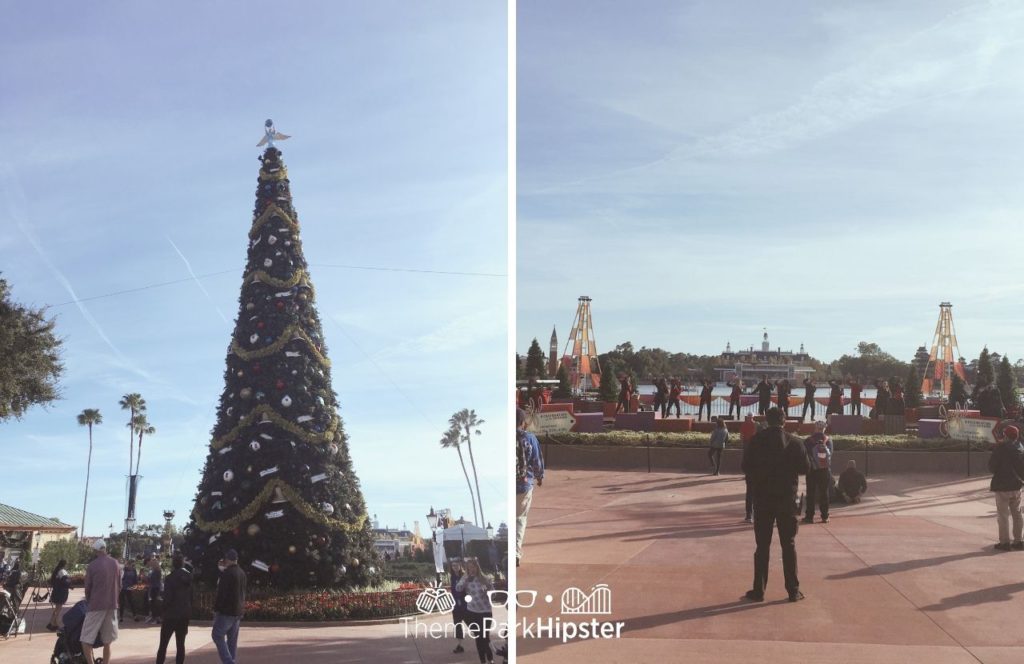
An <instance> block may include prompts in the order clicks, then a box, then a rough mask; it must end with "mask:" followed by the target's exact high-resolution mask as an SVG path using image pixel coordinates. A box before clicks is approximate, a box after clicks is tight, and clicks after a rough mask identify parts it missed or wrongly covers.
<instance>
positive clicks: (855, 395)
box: [848, 378, 864, 415]
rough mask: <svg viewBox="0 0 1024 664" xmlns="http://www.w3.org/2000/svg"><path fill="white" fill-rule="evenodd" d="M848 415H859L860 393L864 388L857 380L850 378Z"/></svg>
mask: <svg viewBox="0 0 1024 664" xmlns="http://www.w3.org/2000/svg"><path fill="white" fill-rule="evenodd" d="M848 382H849V383H850V414H851V415H860V393H861V392H863V391H864V386H863V385H861V384H860V381H859V380H853V378H850V379H849V381H848Z"/></svg>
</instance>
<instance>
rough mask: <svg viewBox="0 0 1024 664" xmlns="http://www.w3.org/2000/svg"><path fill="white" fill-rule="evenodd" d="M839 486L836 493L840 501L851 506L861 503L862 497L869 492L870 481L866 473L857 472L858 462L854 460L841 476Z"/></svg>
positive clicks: (850, 461)
mask: <svg viewBox="0 0 1024 664" xmlns="http://www.w3.org/2000/svg"><path fill="white" fill-rule="evenodd" d="M838 484H839V486H838V487H837V492H836V493H837V495H838V497H839V500H841V501H843V502H844V503H847V504H849V505H856V504H857V503H859V502H860V497H861V496H863V495H864V494H865V493H867V490H868V481H867V479H865V478H864V473H862V472H860V471H859V470H857V462H856V461H854V460H853V459H850V460H849V461H848V462H847V463H846V470H844V471H843V472H842V473H840V474H839V483H838Z"/></svg>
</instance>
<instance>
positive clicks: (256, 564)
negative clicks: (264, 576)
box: [252, 560, 270, 572]
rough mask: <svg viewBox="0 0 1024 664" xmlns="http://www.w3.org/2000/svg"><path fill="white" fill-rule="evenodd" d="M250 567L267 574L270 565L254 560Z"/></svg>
mask: <svg viewBox="0 0 1024 664" xmlns="http://www.w3.org/2000/svg"><path fill="white" fill-rule="evenodd" d="M252 566H253V567H255V568H256V569H258V570H261V571H264V572H269V571H270V565H268V564H266V563H265V562H263V561H262V560H254V561H252Z"/></svg>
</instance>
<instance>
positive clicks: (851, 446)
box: [540, 431, 988, 451]
mask: <svg viewBox="0 0 1024 664" xmlns="http://www.w3.org/2000/svg"><path fill="white" fill-rule="evenodd" d="M709 439H710V434H706V433H700V432H696V431H688V432H685V433H663V432H656V431H652V432H649V433H648V432H642V431H606V432H604V433H566V434H557V435H552V436H540V442H541V444H550V445H607V446H618V447H645V446H647V445H650V446H651V447H707V446H708V441H709ZM832 445H833V447H834V449H837V450H863V449H865V448H867V449H872V450H930V451H958V450H959V451H963V450H966V449H967V445H968V444H967V443H966V442H965V441H962V440H952V439H948V438H929V439H925V438H917V437H916V436H906V435H870V436H853V435H834V436H832ZM739 446H740V438H739V436H738V435H736V434H732V435H731V436H730V437H729V443H728V445H727V447H739ZM971 449H974V450H979V449H988V446H987V445H985V444H983V443H972V444H971Z"/></svg>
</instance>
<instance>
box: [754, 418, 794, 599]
mask: <svg viewBox="0 0 1024 664" xmlns="http://www.w3.org/2000/svg"><path fill="white" fill-rule="evenodd" d="M765 419H766V420H767V423H768V428H766V429H764V430H762V431H760V432H758V433H757V434H756V435H755V436H754V438H753V439H752V440H751V441H750V444H749V445H748V446H747V448H746V450H745V451H744V454H743V472H744V473H745V474H746V475H747V476H748V477H749V478H750V482H751V489H752V491H753V501H754V539H755V541H756V543H757V547H756V549H755V551H754V587H753V588H751V589H750V590H749V591H748V592H747V594H746V598H747V599H748V600H751V601H754V602H763V601H764V591H765V587H766V586H767V585H768V560H769V554H770V551H771V544H772V531H773V530H774V529H775V528H776V527H777V528H778V531H779V544H780V545H781V546H782V569H783V575H784V577H785V586H786V592H787V593H788V595H789V601H791V602H797V601H800V600H802V599H803V598H804V595H803V593H802V592H801V591H800V580H799V579H798V577H797V560H796V533H797V528H798V526H797V510H798V507H797V505H796V492H797V487H798V486H799V482H800V476H801V475H806V474H807V455H806V454H805V453H804V450H803V447H802V446H801V445H800V441H799V440H798V439H797V438H796V437H795V436H792V435H790V434H788V433H786V432H785V430H784V429H783V424H784V422H785V418H784V417H783V415H782V411H781V410H779V409H778V408H771V409H769V410H768V412H767V413H765Z"/></svg>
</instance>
